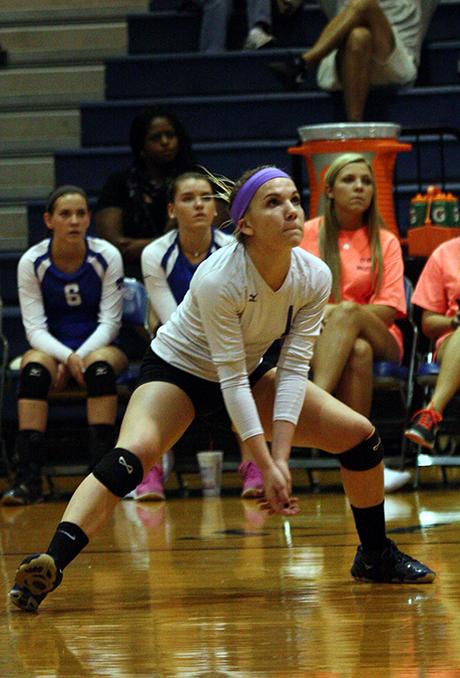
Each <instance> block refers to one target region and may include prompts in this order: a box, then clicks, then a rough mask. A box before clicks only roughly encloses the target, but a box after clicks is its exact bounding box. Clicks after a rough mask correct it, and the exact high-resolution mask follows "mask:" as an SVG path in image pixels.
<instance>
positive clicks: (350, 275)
mask: <svg viewBox="0 0 460 678" xmlns="http://www.w3.org/2000/svg"><path fill="white" fill-rule="evenodd" d="M324 205H325V208H324V216H323V217H317V218H315V219H311V220H310V221H307V222H306V224H305V234H304V238H303V240H302V243H301V247H303V248H304V249H305V250H307V251H309V252H311V253H312V254H316V255H317V256H319V257H321V259H323V260H324V261H325V262H326V263H327V264H328V266H329V268H330V269H331V271H332V279H333V283H332V294H331V298H330V300H329V303H328V304H327V306H326V311H325V315H324V321H323V322H324V327H323V331H322V333H321V335H320V337H319V338H318V340H317V342H316V344H315V353H314V356H313V361H312V367H313V381H314V382H315V383H316V384H317V385H318V386H321V388H323V389H324V390H325V391H327V392H328V393H334V394H335V396H336V397H337V398H339V399H340V400H342V401H343V402H344V403H346V404H347V405H349V406H350V407H352V408H353V409H354V410H356V411H357V412H360V413H361V414H364V415H365V416H369V414H370V411H371V406H372V392H373V362H374V360H388V361H392V362H398V363H399V362H400V361H401V358H402V353H403V340H402V335H401V331H400V329H399V328H398V327H397V326H396V325H395V324H394V321H395V319H396V318H397V317H404V316H405V314H406V301H405V295H404V263H403V258H402V252H401V247H400V245H399V242H398V239H397V238H396V236H394V235H393V234H392V233H391V232H390V231H388V230H386V229H385V227H384V224H383V222H382V219H381V217H380V214H379V212H378V210H377V201H376V187H375V177H374V172H373V169H372V167H371V165H370V164H369V163H368V161H367V160H366V159H365V158H364V157H363V156H361V155H358V154H355V153H346V154H343V155H341V156H339V157H338V158H336V159H335V160H334V161H333V162H332V164H331V165H330V167H329V169H328V171H327V172H326V175H325V178H324ZM409 479H410V474H409V473H408V472H406V471H404V472H398V471H393V470H391V469H388V468H386V469H385V489H386V491H387V492H391V491H394V490H396V489H398V488H399V487H401V486H402V485H404V484H405V483H406V482H408V480H409Z"/></svg>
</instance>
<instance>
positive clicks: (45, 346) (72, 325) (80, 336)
mask: <svg viewBox="0 0 460 678" xmlns="http://www.w3.org/2000/svg"><path fill="white" fill-rule="evenodd" d="M51 242H52V241H51V239H46V240H42V241H41V242H39V243H38V244H37V245H34V246H33V247H31V248H30V249H29V250H27V252H25V253H24V254H23V255H22V257H21V259H20V260H19V264H18V288H19V303H20V306H21V313H22V321H23V324H24V328H25V331H26V335H27V339H28V341H29V344H30V345H31V347H32V348H36V349H38V350H40V351H44V352H45V353H48V354H49V355H52V356H53V357H54V358H56V359H57V360H59V361H60V362H65V361H66V360H67V358H68V357H69V355H70V354H71V353H72V352H76V353H78V355H79V356H80V357H82V358H84V357H85V356H86V355H88V354H89V353H91V351H94V350H95V349H97V348H101V347H102V346H107V345H109V344H110V343H111V342H112V341H113V340H114V339H115V337H116V336H117V335H118V332H119V329H120V324H121V314H122V304H123V264H122V259H121V254H120V252H119V251H118V250H117V249H116V247H114V246H113V245H112V244H110V243H109V242H107V241H106V240H101V239H100V238H90V237H88V238H86V256H85V259H84V261H83V263H82V265H81V266H80V268H79V269H78V270H77V271H75V272H72V273H65V272H63V271H62V270H60V269H59V268H57V266H56V265H55V264H54V262H53V260H52V256H51Z"/></svg>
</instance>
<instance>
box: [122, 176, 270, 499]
mask: <svg viewBox="0 0 460 678" xmlns="http://www.w3.org/2000/svg"><path fill="white" fill-rule="evenodd" d="M216 215H217V212H216V203H215V200H214V196H213V187H212V185H211V182H210V179H209V178H207V177H206V176H205V175H204V174H199V173H198V172H186V173H184V174H181V175H180V176H178V177H176V178H175V179H172V180H171V181H170V183H169V186H168V216H169V218H170V219H171V220H172V221H173V223H174V224H175V226H176V228H174V229H173V230H171V231H168V233H166V234H165V235H163V236H162V237H161V238H157V239H156V240H155V241H154V242H152V243H150V245H147V247H145V248H144V250H143V251H142V257H141V264H142V274H143V276H144V281H145V286H146V288H147V291H148V295H149V300H150V305H151V307H152V309H153V312H154V314H155V316H156V319H157V320H158V321H159V322H160V323H161V324H163V325H164V324H165V323H166V321H167V320H169V318H170V317H171V316H172V314H173V313H174V311H175V310H176V309H177V306H178V304H180V303H181V301H182V300H183V298H184V297H185V294H186V293H187V291H188V289H189V287H190V283H191V281H192V278H193V276H194V275H195V273H196V270H197V268H198V266H199V265H200V264H201V263H202V262H203V261H204V260H205V259H207V258H208V257H209V256H210V255H211V254H213V252H216V251H217V250H218V249H219V248H220V247H223V246H224V245H228V244H230V243H234V242H235V241H234V238H232V237H231V236H230V235H227V234H226V233H224V232H223V231H220V230H218V229H215V228H214V227H213V225H212V224H213V221H214V219H215V217H216ZM240 450H241V457H242V462H241V464H240V465H239V468H238V470H239V473H240V477H241V480H242V484H243V489H242V496H243V497H245V498H249V497H260V496H261V495H262V494H263V478H262V475H261V473H260V471H259V469H258V468H257V464H255V462H254V461H253V459H252V458H251V456H250V455H249V453H248V451H247V449H246V446H245V445H244V443H241V442H240ZM130 496H133V497H134V499H139V500H151V499H153V500H158V499H159V500H161V499H164V498H165V495H164V472H163V466H162V464H154V466H153V467H152V468H151V470H150V471H149V472H148V473H147V474H146V475H145V477H144V479H143V481H142V483H140V485H138V486H137V487H136V489H135V490H134V493H131V495H130Z"/></svg>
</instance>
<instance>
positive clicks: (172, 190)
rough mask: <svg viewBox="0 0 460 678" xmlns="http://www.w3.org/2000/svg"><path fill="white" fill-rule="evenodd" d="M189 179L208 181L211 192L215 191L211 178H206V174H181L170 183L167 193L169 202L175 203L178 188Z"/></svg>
mask: <svg viewBox="0 0 460 678" xmlns="http://www.w3.org/2000/svg"><path fill="white" fill-rule="evenodd" d="M187 179H203V180H204V181H206V182H207V183H208V184H209V185H210V187H211V190H212V189H213V185H212V181H211V178H210V177H208V176H206V175H205V174H203V173H201V172H183V173H182V174H179V175H178V176H177V177H174V178H173V179H170V180H169V181H168V185H167V186H168V189H167V190H168V192H167V198H168V202H174V198H175V197H176V193H177V187H178V185H179V184H180V183H182V181H186V180H187Z"/></svg>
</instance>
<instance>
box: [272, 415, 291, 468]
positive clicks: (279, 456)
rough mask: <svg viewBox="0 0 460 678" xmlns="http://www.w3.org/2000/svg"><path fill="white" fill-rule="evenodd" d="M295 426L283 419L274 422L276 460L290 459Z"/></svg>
mask: <svg viewBox="0 0 460 678" xmlns="http://www.w3.org/2000/svg"><path fill="white" fill-rule="evenodd" d="M294 431H295V426H294V424H292V423H291V422H290V421H284V420H282V419H280V420H276V421H274V422H273V433H272V444H271V447H272V456H273V459H274V460H275V461H288V460H289V457H290V456H291V449H292V440H293V438H294Z"/></svg>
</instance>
